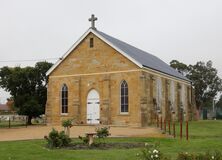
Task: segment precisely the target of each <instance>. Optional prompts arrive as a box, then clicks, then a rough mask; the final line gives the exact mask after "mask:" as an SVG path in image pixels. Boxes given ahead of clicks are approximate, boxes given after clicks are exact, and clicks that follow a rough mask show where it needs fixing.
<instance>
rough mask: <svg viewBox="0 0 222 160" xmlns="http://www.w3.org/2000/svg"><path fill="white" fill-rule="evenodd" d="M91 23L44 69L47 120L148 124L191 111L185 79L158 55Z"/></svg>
mask: <svg viewBox="0 0 222 160" xmlns="http://www.w3.org/2000/svg"><path fill="white" fill-rule="evenodd" d="M96 20H97V18H96V17H95V16H94V15H92V17H91V18H90V19H89V21H91V27H90V28H89V29H88V30H87V31H86V32H85V33H84V34H83V35H82V36H81V37H80V38H79V40H78V41H77V42H76V43H75V44H73V46H72V47H71V48H70V49H69V50H68V51H67V52H66V53H65V54H64V55H63V56H62V58H61V59H59V60H58V61H57V62H56V63H55V64H54V65H53V66H52V68H50V69H49V70H48V72H47V73H46V74H47V76H48V78H49V81H48V90H47V104H46V111H45V114H46V119H47V124H48V125H56V124H59V125H60V124H61V121H62V120H64V119H74V120H75V122H76V123H77V124H80V125H97V124H104V125H117V126H118V125H126V126H149V125H151V124H153V123H155V122H156V119H157V117H158V118H160V117H162V118H163V119H166V120H173V121H177V120H179V119H183V120H189V119H190V118H191V117H192V108H193V107H192V87H191V81H190V80H189V79H187V78H186V77H184V76H183V75H181V74H180V73H178V72H177V71H176V70H174V69H173V68H171V67H170V66H169V65H168V64H166V63H165V62H163V61H162V60H160V59H159V58H158V57H156V56H154V55H152V54H150V53H147V52H145V51H142V50H140V49H138V48H136V47H134V46H131V45H129V44H127V43H125V42H123V41H121V40H119V39H116V38H114V37H112V36H110V35H108V34H106V33H103V32H101V31H99V30H97V29H96V28H95V21H96Z"/></svg>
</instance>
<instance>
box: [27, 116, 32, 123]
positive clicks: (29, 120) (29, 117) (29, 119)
mask: <svg viewBox="0 0 222 160" xmlns="http://www.w3.org/2000/svg"><path fill="white" fill-rule="evenodd" d="M27 124H28V125H31V124H32V116H28V121H27Z"/></svg>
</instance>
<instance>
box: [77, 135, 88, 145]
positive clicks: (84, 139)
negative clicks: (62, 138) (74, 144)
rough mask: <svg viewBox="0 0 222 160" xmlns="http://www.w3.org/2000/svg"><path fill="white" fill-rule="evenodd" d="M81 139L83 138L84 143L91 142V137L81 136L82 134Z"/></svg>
mask: <svg viewBox="0 0 222 160" xmlns="http://www.w3.org/2000/svg"><path fill="white" fill-rule="evenodd" d="M79 139H80V140H82V141H83V143H84V144H88V143H89V137H81V136H79Z"/></svg>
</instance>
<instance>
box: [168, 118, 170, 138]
mask: <svg viewBox="0 0 222 160" xmlns="http://www.w3.org/2000/svg"><path fill="white" fill-rule="evenodd" d="M168 129H169V135H171V131H170V120H169V121H168Z"/></svg>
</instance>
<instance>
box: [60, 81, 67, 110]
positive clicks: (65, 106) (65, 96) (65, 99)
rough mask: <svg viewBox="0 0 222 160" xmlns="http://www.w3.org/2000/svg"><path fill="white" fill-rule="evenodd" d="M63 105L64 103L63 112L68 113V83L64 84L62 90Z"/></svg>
mask: <svg viewBox="0 0 222 160" xmlns="http://www.w3.org/2000/svg"><path fill="white" fill-rule="evenodd" d="M61 101H62V103H61V105H62V110H61V111H62V112H61V113H68V87H67V86H66V84H63V86H62V90H61Z"/></svg>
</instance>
